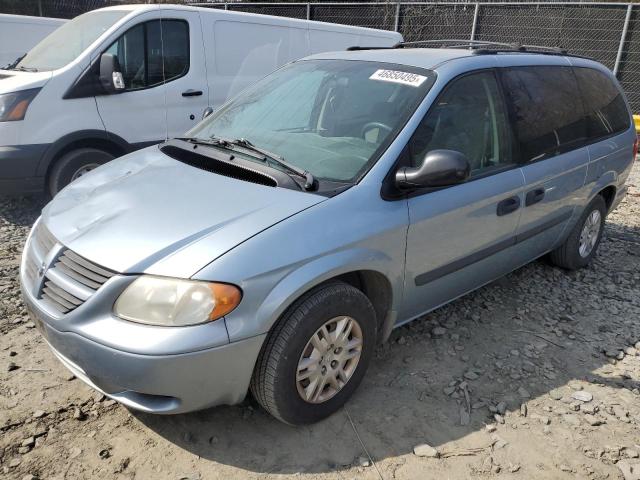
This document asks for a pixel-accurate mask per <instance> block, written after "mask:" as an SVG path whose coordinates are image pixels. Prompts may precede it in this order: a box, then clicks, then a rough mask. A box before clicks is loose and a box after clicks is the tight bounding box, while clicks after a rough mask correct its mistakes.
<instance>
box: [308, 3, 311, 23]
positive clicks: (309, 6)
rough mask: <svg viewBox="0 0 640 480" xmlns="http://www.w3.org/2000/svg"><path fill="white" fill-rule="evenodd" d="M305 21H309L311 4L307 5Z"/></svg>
mask: <svg viewBox="0 0 640 480" xmlns="http://www.w3.org/2000/svg"><path fill="white" fill-rule="evenodd" d="M307 20H311V4H310V3H307Z"/></svg>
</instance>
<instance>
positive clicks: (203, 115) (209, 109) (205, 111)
mask: <svg viewBox="0 0 640 480" xmlns="http://www.w3.org/2000/svg"><path fill="white" fill-rule="evenodd" d="M212 113H213V108H211V107H207V108H205V109H204V112H202V119H203V120H204V119H205V118H207V117H208V116H209V115H211V114H212Z"/></svg>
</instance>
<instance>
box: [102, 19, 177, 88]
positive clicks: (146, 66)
mask: <svg viewBox="0 0 640 480" xmlns="http://www.w3.org/2000/svg"><path fill="white" fill-rule="evenodd" d="M107 52H108V53H111V54H113V55H115V56H117V57H118V61H119V63H120V68H121V70H122V76H123V78H124V84H125V88H126V90H138V89H141V88H150V87H155V86H156V85H160V84H162V83H165V82H169V81H171V80H174V79H176V78H179V77H181V76H183V75H185V74H186V73H187V71H188V70H189V27H188V25H187V23H186V22H185V21H182V20H153V21H150V22H145V23H141V24H139V25H136V26H135V27H133V28H131V29H129V30H127V32H125V33H124V34H123V35H122V36H121V37H120V38H118V40H116V41H115V42H114V43H113V44H112V45H111V46H110V47H109V48H108V49H107Z"/></svg>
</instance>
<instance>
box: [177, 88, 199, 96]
mask: <svg viewBox="0 0 640 480" xmlns="http://www.w3.org/2000/svg"><path fill="white" fill-rule="evenodd" d="M200 95H202V90H194V89H193V88H190V89H189V90H185V91H184V92H182V96H183V97H199V96H200Z"/></svg>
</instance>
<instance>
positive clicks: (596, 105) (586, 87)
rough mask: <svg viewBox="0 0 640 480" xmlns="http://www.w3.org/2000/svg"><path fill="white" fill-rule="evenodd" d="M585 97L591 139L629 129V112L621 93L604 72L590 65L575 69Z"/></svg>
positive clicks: (588, 130)
mask: <svg viewBox="0 0 640 480" xmlns="http://www.w3.org/2000/svg"><path fill="white" fill-rule="evenodd" d="M574 72H575V74H576V77H577V79H578V85H579V87H580V91H581V93H582V95H583V97H584V105H585V109H586V119H587V132H588V135H589V139H590V140H595V139H598V138H602V137H606V136H609V135H611V134H614V133H620V132H623V131H625V130H626V129H628V128H629V125H630V122H629V112H628V110H627V106H626V104H625V101H624V98H623V97H622V92H620V90H619V89H618V88H617V87H616V85H615V84H614V83H613V81H612V80H611V79H610V78H608V77H607V76H606V75H605V74H604V73H602V72H599V71H598V70H593V69H591V68H574Z"/></svg>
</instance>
